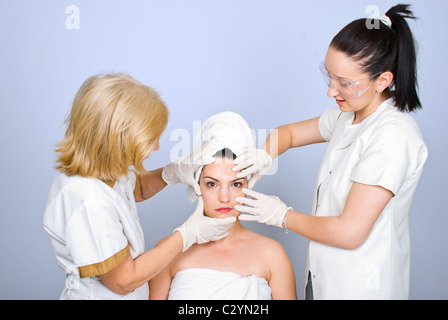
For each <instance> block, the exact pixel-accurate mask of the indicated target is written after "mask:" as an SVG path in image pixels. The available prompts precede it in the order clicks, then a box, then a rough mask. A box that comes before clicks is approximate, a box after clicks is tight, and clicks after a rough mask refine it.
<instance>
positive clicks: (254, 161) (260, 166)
mask: <svg viewBox="0 0 448 320" xmlns="http://www.w3.org/2000/svg"><path fill="white" fill-rule="evenodd" d="M233 163H235V164H236V165H235V166H234V167H233V168H232V170H233V171H239V170H243V169H244V170H243V171H241V172H240V173H238V175H237V177H238V178H244V177H246V176H249V175H251V177H250V180H249V188H253V186H254V185H255V183H256V182H257V181H258V180H260V179H261V177H262V176H263V175H264V174H266V172H267V171H268V170H269V168H270V167H271V165H272V158H271V156H270V155H269V154H268V153H267V152H266V151H264V150H263V149H255V148H248V149H243V150H241V151H239V152H238V154H237V158H236V159H235V160H234V161H233Z"/></svg>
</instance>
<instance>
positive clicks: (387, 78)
mask: <svg viewBox="0 0 448 320" xmlns="http://www.w3.org/2000/svg"><path fill="white" fill-rule="evenodd" d="M393 80H394V74H393V73H392V72H390V71H386V72H383V73H382V74H381V75H380V76H379V77H378V79H377V82H378V84H377V88H376V91H377V92H380V93H381V92H383V91H384V90H386V88H388V87H389V86H390V84H391V83H392V81H393Z"/></svg>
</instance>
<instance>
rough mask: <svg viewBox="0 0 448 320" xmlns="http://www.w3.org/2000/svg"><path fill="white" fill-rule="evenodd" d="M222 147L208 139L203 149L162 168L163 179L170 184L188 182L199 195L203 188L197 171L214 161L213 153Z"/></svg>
mask: <svg viewBox="0 0 448 320" xmlns="http://www.w3.org/2000/svg"><path fill="white" fill-rule="evenodd" d="M221 149H222V147H221V146H220V145H219V144H218V143H217V142H215V141H213V140H210V141H207V142H206V143H204V145H203V146H202V147H201V149H198V150H197V151H195V152H193V153H192V154H190V155H187V156H184V157H182V158H181V159H179V160H177V161H175V162H173V163H170V164H169V165H167V166H165V167H164V168H163V170H162V178H163V180H165V182H166V183H167V184H169V185H173V184H176V183H179V182H181V183H186V184H188V185H190V186H192V187H193V188H194V190H195V192H196V194H197V195H200V194H201V190H200V189H199V184H198V182H197V181H196V179H195V176H194V175H195V172H196V171H197V170H198V169H199V168H200V167H202V166H205V165H207V164H210V163H212V162H214V161H215V158H213V155H214V154H215V153H216V152H217V151H219V150H221Z"/></svg>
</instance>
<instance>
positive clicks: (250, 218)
mask: <svg viewBox="0 0 448 320" xmlns="http://www.w3.org/2000/svg"><path fill="white" fill-rule="evenodd" d="M258 218H259V217H258V216H254V215H251V214H240V215H239V216H238V220H241V221H258Z"/></svg>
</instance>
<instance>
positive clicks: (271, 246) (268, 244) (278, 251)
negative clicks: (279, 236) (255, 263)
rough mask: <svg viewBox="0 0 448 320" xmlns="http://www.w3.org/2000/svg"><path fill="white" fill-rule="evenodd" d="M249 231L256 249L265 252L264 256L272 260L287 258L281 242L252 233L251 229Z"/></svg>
mask: <svg viewBox="0 0 448 320" xmlns="http://www.w3.org/2000/svg"><path fill="white" fill-rule="evenodd" d="M247 230H248V236H249V237H251V243H252V244H253V245H254V246H255V247H256V249H258V250H259V251H261V252H263V255H264V256H268V257H270V258H274V257H283V258H284V257H285V256H286V258H287V255H286V251H285V249H284V248H283V245H282V244H281V243H280V242H278V241H277V240H275V239H273V238H270V237H267V236H264V235H262V234H259V233H256V232H255V231H252V230H250V229H247Z"/></svg>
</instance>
